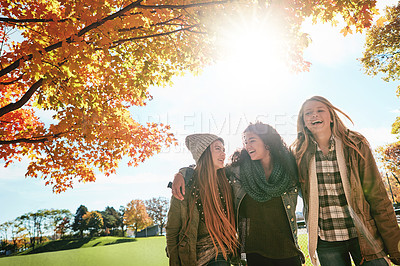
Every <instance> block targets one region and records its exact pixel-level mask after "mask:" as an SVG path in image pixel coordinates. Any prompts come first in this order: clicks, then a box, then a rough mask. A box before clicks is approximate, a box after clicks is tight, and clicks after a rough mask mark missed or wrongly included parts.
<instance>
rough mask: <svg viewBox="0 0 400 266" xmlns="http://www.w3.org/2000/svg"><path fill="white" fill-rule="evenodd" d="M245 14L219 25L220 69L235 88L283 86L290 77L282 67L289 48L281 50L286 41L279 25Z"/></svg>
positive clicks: (264, 17) (284, 64) (285, 66)
mask: <svg viewBox="0 0 400 266" xmlns="http://www.w3.org/2000/svg"><path fill="white" fill-rule="evenodd" d="M244 13H245V12H241V13H240V14H241V15H240V16H237V17H230V18H229V19H226V18H225V19H223V21H221V22H219V23H220V25H219V26H218V32H217V34H216V36H217V37H216V38H217V47H218V49H219V54H222V56H220V58H219V63H218V65H219V67H221V68H223V71H224V72H225V73H226V75H227V76H228V75H229V76H230V77H231V79H232V80H231V81H232V82H233V83H235V84H238V83H239V84H246V85H247V86H249V85H250V86H257V87H258V86H263V87H264V88H266V87H265V86H268V87H272V88H274V87H277V86H280V87H281V86H284V83H285V82H286V80H287V77H288V75H290V73H289V69H288V67H287V65H286V63H285V49H288V48H287V47H284V45H285V44H287V41H285V39H284V37H283V36H284V32H283V29H282V27H281V25H279V24H278V23H276V21H273V19H271V18H270V17H268V16H257V15H256V14H255V12H247V14H245V15H244ZM216 23H218V22H216ZM269 93H270V92H269Z"/></svg>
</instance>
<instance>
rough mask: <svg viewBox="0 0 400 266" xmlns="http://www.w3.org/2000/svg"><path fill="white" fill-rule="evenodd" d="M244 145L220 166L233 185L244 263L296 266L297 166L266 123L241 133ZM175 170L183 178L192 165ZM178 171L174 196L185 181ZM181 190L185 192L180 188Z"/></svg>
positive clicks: (301, 257) (299, 255)
mask: <svg viewBox="0 0 400 266" xmlns="http://www.w3.org/2000/svg"><path fill="white" fill-rule="evenodd" d="M243 144H244V148H243V149H242V150H241V151H237V152H235V154H234V155H233V156H232V164H231V165H228V166H226V167H225V170H226V175H227V178H228V179H229V182H230V184H231V186H232V189H233V195H234V206H235V210H236V222H237V227H238V234H239V242H240V244H241V247H240V248H241V254H242V258H243V257H244V255H245V258H246V261H247V265H248V266H255V265H272V266H275V265H287V266H296V265H301V264H302V262H304V255H303V254H302V253H301V251H300V248H299V246H298V243H297V223H296V216H295V210H296V204H297V196H298V188H297V183H298V180H297V168H296V163H295V160H294V157H293V156H292V154H291V153H290V151H289V149H288V147H287V145H286V144H285V143H284V142H283V140H282V138H281V136H280V135H279V134H278V133H277V132H276V130H275V129H274V128H273V127H271V126H270V125H268V124H263V123H260V122H257V123H255V124H250V125H249V126H248V127H247V128H246V129H245V131H244V132H243ZM180 173H181V174H182V175H183V176H184V177H185V181H186V182H190V181H189V180H190V179H191V177H192V169H191V168H183V169H181V171H180ZM181 174H177V175H176V177H175V180H174V183H173V194H174V196H175V197H177V198H180V199H181V198H182V195H181V194H180V193H178V192H179V191H180V187H181V186H182V185H183V183H184V182H185V181H184V180H183V178H182V175H181ZM182 192H183V193H184V191H182Z"/></svg>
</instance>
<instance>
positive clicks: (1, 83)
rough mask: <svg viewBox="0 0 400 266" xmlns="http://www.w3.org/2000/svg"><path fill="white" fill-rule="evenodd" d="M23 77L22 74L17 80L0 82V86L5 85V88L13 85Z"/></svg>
mask: <svg viewBox="0 0 400 266" xmlns="http://www.w3.org/2000/svg"><path fill="white" fill-rule="evenodd" d="M23 76H24V73H22V74H21V75H20V76H19V77H18V78H16V79H14V80H12V81H7V82H0V85H5V86H7V85H11V84H14V83H15V82H17V81H18V80H21V79H22V77H23Z"/></svg>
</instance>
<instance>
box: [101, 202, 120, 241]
mask: <svg viewBox="0 0 400 266" xmlns="http://www.w3.org/2000/svg"><path fill="white" fill-rule="evenodd" d="M100 214H101V216H102V217H103V222H104V229H105V230H106V229H109V230H111V235H115V234H114V232H115V230H117V229H118V228H119V227H120V222H121V220H122V219H121V218H122V217H121V214H120V213H119V212H117V211H116V210H115V209H114V207H109V206H107V207H106V209H105V210H104V211H102V212H100Z"/></svg>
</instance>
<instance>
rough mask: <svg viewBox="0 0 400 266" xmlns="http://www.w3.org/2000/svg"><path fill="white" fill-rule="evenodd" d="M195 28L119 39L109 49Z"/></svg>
mask: <svg viewBox="0 0 400 266" xmlns="http://www.w3.org/2000/svg"><path fill="white" fill-rule="evenodd" d="M196 26H197V25H192V26H189V27H187V28H182V29H177V30H173V31H169V32H163V33H157V34H152V35H146V36H139V37H132V38H127V39H121V40H118V41H115V42H113V44H114V45H113V46H110V48H114V47H116V46H118V45H120V44H122V43H125V42H130V41H133V40H141V39H147V38H154V37H159V36H165V35H170V34H173V33H176V32H179V31H190V29H191V28H194V27H196Z"/></svg>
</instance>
